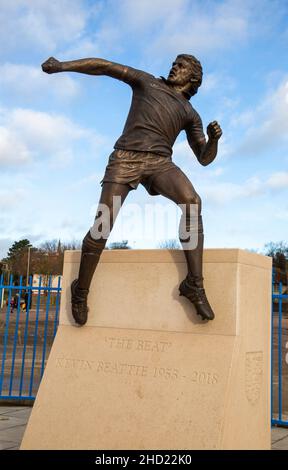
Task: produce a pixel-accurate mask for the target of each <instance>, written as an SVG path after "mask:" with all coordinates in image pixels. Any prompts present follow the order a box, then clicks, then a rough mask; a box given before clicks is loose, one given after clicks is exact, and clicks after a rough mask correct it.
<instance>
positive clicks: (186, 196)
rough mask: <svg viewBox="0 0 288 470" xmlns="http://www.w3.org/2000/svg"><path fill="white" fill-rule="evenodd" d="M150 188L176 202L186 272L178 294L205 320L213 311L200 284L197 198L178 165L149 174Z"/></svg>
mask: <svg viewBox="0 0 288 470" xmlns="http://www.w3.org/2000/svg"><path fill="white" fill-rule="evenodd" d="M152 186H153V190H154V191H155V192H157V193H159V194H161V195H163V196H165V197H167V198H169V199H171V200H172V201H173V202H175V203H176V204H178V205H179V206H180V207H181V210H182V217H181V222H180V227H179V237H180V241H181V244H182V247H183V250H184V254H185V258H186V262H187V268H188V274H187V277H186V279H184V281H183V282H182V283H181V284H180V287H179V290H180V295H184V296H185V297H187V298H188V299H189V300H190V301H191V302H192V303H193V304H194V306H195V308H196V311H197V313H198V314H199V315H201V317H202V318H203V319H205V320H213V318H214V313H213V311H212V309H211V306H210V304H209V302H208V300H207V297H206V294H205V290H204V286H203V244H204V234H203V223H202V216H201V199H200V197H199V196H198V194H197V193H196V191H195V189H194V187H193V185H192V183H191V182H190V181H189V179H188V178H187V176H186V175H185V174H184V173H183V172H182V171H181V170H180V169H179V168H178V167H175V169H171V170H170V171H167V172H164V173H161V174H159V175H157V176H155V177H154V178H153V183H152Z"/></svg>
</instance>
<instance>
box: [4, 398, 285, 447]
mask: <svg viewBox="0 0 288 470" xmlns="http://www.w3.org/2000/svg"><path fill="white" fill-rule="evenodd" d="M31 410H32V408H31V407H27V406H2V405H0V450H17V449H19V447H20V443H21V440H22V437H23V434H24V431H25V427H26V424H27V421H28V419H29V416H30V413H31ZM271 449H273V450H288V428H278V427H273V428H272V442H271Z"/></svg>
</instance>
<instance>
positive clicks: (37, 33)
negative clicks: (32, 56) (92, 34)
mask: <svg viewBox="0 0 288 470" xmlns="http://www.w3.org/2000/svg"><path fill="white" fill-rule="evenodd" d="M90 14H91V10H90V9H89V8H88V5H87V4H86V2H83V1H81V0H61V1H51V0H37V1H33V2H31V0H13V1H12V2H6V1H2V2H1V5H0V23H1V30H0V41H1V44H2V45H3V44H5V46H6V47H5V48H2V54H3V53H5V52H7V47H8V49H10V50H11V49H16V48H17V49H18V50H19V48H20V49H21V48H22V47H24V48H28V47H30V48H32V49H40V50H42V51H43V50H47V51H53V50H55V49H56V48H57V46H58V44H59V43H63V42H71V38H73V40H75V39H76V40H77V39H78V38H79V37H80V35H81V33H82V31H83V30H84V29H85V26H86V22H87V19H88V17H89V15H90ZM7 38H9V41H7Z"/></svg>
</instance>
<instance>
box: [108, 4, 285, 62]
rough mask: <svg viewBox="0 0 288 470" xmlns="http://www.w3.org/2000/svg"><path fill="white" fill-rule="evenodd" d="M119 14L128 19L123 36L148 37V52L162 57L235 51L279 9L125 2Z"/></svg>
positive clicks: (266, 6) (261, 6)
mask: <svg viewBox="0 0 288 470" xmlns="http://www.w3.org/2000/svg"><path fill="white" fill-rule="evenodd" d="M110 4H113V2H110ZM267 12H268V14H269V16H268V15H267ZM117 15H118V17H120V18H122V19H123V20H125V25H126V28H125V29H124V30H123V34H127V33H128V31H129V30H130V31H131V32H132V33H133V34H135V35H139V37H142V42H143V41H144V38H145V45H144V49H145V51H146V53H147V54H148V55H152V56H160V57H163V54H168V53H169V54H170V55H175V54H177V53H179V51H181V52H185V51H187V52H188V51H195V54H196V55H197V54H202V55H203V54H206V53H211V52H213V51H215V50H224V49H229V48H233V47H235V46H236V45H237V44H239V43H240V44H241V43H243V42H245V41H246V40H247V39H248V38H249V37H250V36H252V35H253V34H255V31H256V30H257V31H258V32H259V30H260V32H261V33H262V31H263V29H264V30H265V29H266V27H265V25H266V24H267V23H268V21H267V17H269V22H271V23H272V24H273V23H274V22H273V17H275V16H277V10H276V12H275V9H271V4H269V1H266V0H261V1H260V0H254V1H253V2H252V1H250V0H243V1H240V0H225V1H222V2H207V1H202V0H201V1H200V0H198V1H197V0H194V1H190V0H141V2H135V0H122V1H121V6H120V8H119V10H117ZM259 23H261V28H259V27H258V26H257V25H259ZM119 25H122V21H119ZM127 30H128V31H127ZM147 38H149V40H146V39H147Z"/></svg>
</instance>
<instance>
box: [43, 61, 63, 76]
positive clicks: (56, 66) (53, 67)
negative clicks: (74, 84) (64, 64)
mask: <svg viewBox="0 0 288 470" xmlns="http://www.w3.org/2000/svg"><path fill="white" fill-rule="evenodd" d="M41 67H42V70H43V72H46V73H56V72H61V62H59V60H57V59H55V58H54V57H49V59H48V60H46V62H43V64H42V65H41Z"/></svg>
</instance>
